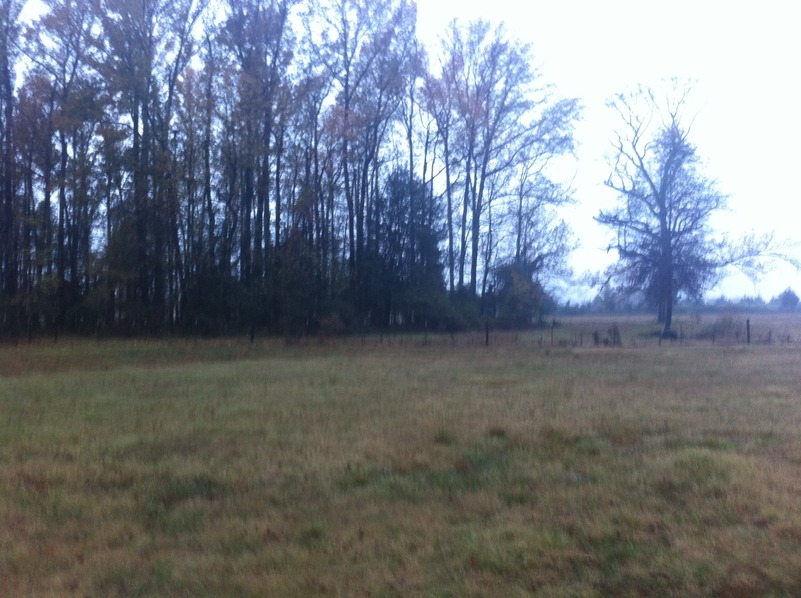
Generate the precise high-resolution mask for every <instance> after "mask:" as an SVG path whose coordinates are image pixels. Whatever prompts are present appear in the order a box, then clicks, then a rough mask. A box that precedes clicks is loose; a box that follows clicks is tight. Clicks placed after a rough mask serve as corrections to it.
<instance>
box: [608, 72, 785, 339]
mask: <svg viewBox="0 0 801 598" xmlns="http://www.w3.org/2000/svg"><path fill="white" fill-rule="evenodd" d="M690 91H691V86H690V85H688V84H683V83H682V82H679V81H676V80H673V81H671V82H670V84H669V85H668V88H667V90H666V91H665V92H664V96H660V95H658V94H657V92H656V91H655V90H653V89H650V88H647V87H638V88H637V89H636V90H635V91H634V92H632V93H627V94H619V95H617V96H615V97H614V98H613V99H612V100H611V102H610V106H611V108H612V109H614V110H615V111H616V112H617V113H618V115H619V116H620V120H621V126H620V129H619V130H618V132H617V134H616V137H615V140H614V142H613V147H614V161H613V165H612V173H611V174H610V176H609V178H608V179H607V181H606V185H607V186H608V187H609V188H611V189H613V190H614V191H616V192H617V193H618V195H619V202H618V204H617V205H616V206H615V207H614V208H612V209H610V210H601V212H600V213H599V214H598V216H596V220H597V221H598V222H600V223H601V224H604V225H606V226H608V227H609V228H611V229H613V230H614V231H615V233H616V239H615V240H614V241H613V242H612V243H610V245H609V250H615V251H617V253H618V256H619V258H620V259H619V261H618V263H617V264H616V265H615V266H613V268H612V269H611V272H610V275H611V277H612V278H615V279H616V280H617V281H618V282H619V283H621V285H622V286H623V287H624V288H626V289H629V290H640V291H644V292H645V293H646V297H647V298H648V300H649V301H650V302H651V303H652V305H653V306H654V307H655V308H656V310H657V314H658V319H659V321H660V322H661V323H663V324H664V330H663V334H664V335H666V336H667V335H670V334H672V332H671V324H672V317H673V305H674V303H675V301H676V299H677V297H678V296H680V295H682V296H688V297H699V296H700V295H701V294H702V292H703V291H704V290H706V289H707V288H709V287H710V286H711V285H712V284H713V283H714V282H715V281H716V280H717V278H718V276H719V274H720V272H721V269H722V268H724V267H725V266H728V265H737V266H740V267H742V268H745V269H748V270H752V271H758V270H760V269H762V268H764V265H765V263H766V260H767V259H769V258H771V257H776V256H777V255H778V254H777V252H776V249H775V246H774V244H773V241H772V238H771V237H770V236H768V237H763V238H757V237H748V238H746V239H741V240H739V241H738V242H737V243H732V242H730V241H728V240H726V239H723V240H718V239H716V238H715V237H714V235H713V231H712V229H711V227H710V222H709V221H710V217H711V216H712V215H713V214H714V213H716V212H718V211H720V210H722V209H724V208H725V206H726V196H725V195H723V194H722V193H721V192H720V191H719V190H718V188H717V185H716V182H715V181H714V180H713V179H710V178H708V177H707V176H705V175H704V174H703V172H702V171H701V164H700V160H699V156H698V153H697V150H696V148H695V146H694V145H693V144H692V143H691V142H690V138H689V136H690V126H689V125H688V124H685V122H684V113H685V111H686V105H687V99H688V94H689V93H690Z"/></svg>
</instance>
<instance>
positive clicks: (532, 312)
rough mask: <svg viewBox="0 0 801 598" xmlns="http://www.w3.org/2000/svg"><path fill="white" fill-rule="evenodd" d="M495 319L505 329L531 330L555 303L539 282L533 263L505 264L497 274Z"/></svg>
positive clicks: (496, 271) (499, 268) (497, 270)
mask: <svg viewBox="0 0 801 598" xmlns="http://www.w3.org/2000/svg"><path fill="white" fill-rule="evenodd" d="M494 278H495V316H496V321H497V323H498V325H499V326H500V327H501V328H514V329H521V328H531V327H532V326H534V325H536V324H538V323H539V322H540V320H541V319H542V316H543V315H544V313H545V311H547V309H548V308H552V307H553V305H554V304H553V300H552V299H551V298H550V297H549V296H548V294H547V293H546V292H545V290H544V289H543V288H542V285H541V284H540V282H539V281H538V280H537V279H536V278H535V270H534V267H533V265H532V264H531V263H526V262H516V263H511V264H504V265H502V266H499V267H498V268H497V269H496V270H495V276H494Z"/></svg>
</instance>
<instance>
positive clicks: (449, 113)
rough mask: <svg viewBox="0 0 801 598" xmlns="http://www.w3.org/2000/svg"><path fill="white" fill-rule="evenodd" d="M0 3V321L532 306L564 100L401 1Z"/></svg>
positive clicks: (350, 318) (207, 318)
mask: <svg viewBox="0 0 801 598" xmlns="http://www.w3.org/2000/svg"><path fill="white" fill-rule="evenodd" d="M42 6H43V8H42V12H41V13H40V14H38V15H36V16H34V17H33V18H27V17H25V14H24V7H25V3H24V0H0V154H2V156H1V157H0V180H2V185H1V188H0V317H1V318H2V322H1V325H0V329H2V331H3V332H4V333H7V334H8V333H13V334H21V333H25V332H26V331H27V332H28V333H29V334H31V333H36V332H41V331H47V332H53V333H55V334H58V333H59V332H62V331H64V332H67V331H70V332H81V333H88V332H99V331H102V332H109V333H160V332H165V331H184V332H195V333H231V332H241V331H245V330H250V331H251V333H252V332H254V331H256V330H258V331H266V332H273V333H302V332H314V331H316V330H319V329H329V330H339V329H347V328H351V329H362V328H364V327H370V328H383V327H388V326H405V327H419V328H422V327H432V328H434V327H439V328H444V327H447V328H450V329H455V328H458V327H460V326H467V325H470V323H471V322H475V321H478V318H479V317H482V316H481V314H485V315H486V314H491V315H492V316H493V317H496V316H497V317H498V318H499V321H500V322H502V323H503V322H506V323H507V324H509V325H520V324H523V325H525V324H527V323H528V324H530V323H531V319H532V317H536V313H537V310H538V309H539V307H540V305H541V303H542V301H543V300H544V298H545V297H546V294H545V292H544V290H543V289H542V285H541V282H540V281H541V279H542V278H543V277H545V276H547V274H548V273H549V272H554V271H557V270H558V269H559V268H560V267H562V265H563V263H564V262H563V260H564V257H565V256H566V254H567V253H568V251H569V250H570V248H571V246H572V239H571V236H570V233H569V230H568V228H567V226H566V225H565V224H564V223H563V222H561V221H560V220H559V219H558V217H557V216H556V208H557V207H558V206H560V205H561V204H563V203H565V202H567V201H570V190H569V189H568V188H567V187H566V186H565V185H564V184H562V183H561V182H560V181H559V180H558V177H555V176H553V174H552V172H554V171H553V169H552V165H553V163H554V161H556V160H558V159H561V157H562V156H566V155H569V154H570V152H571V151H572V149H573V138H572V132H573V124H574V122H575V120H576V119H577V117H578V115H579V110H580V106H579V103H578V102H577V101H576V100H574V99H558V98H556V97H555V96H554V93H553V91H552V89H551V88H550V87H549V86H548V85H547V84H545V83H544V82H543V80H542V77H541V74H540V73H539V71H538V70H537V69H536V68H534V67H533V66H532V61H531V48H530V47H529V46H528V45H526V44H523V43H521V42H519V41H517V40H515V39H513V38H511V37H510V36H509V35H508V34H507V32H506V31H505V29H504V28H503V26H495V25H491V24H489V23H487V22H485V21H475V22H470V23H461V22H459V21H454V22H453V23H451V25H450V26H449V27H448V29H447V30H446V31H444V32H443V34H442V36H441V40H440V42H439V44H438V45H437V46H436V47H435V48H432V49H430V50H427V49H426V48H424V46H423V44H422V43H421V41H420V40H419V38H418V36H417V33H416V21H417V16H416V7H415V4H414V3H413V2H412V1H410V0H306V1H301V0H224V1H222V2H221V3H217V2H215V3H212V2H210V0H137V1H135V2H131V1H130V0H44V2H43V4H42Z"/></svg>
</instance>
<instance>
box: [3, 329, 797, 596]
mask: <svg viewBox="0 0 801 598" xmlns="http://www.w3.org/2000/svg"><path fill="white" fill-rule="evenodd" d="M708 323H709V322H706V324H708ZM605 325H606V323H605V322H590V321H587V320H580V321H579V320H576V321H566V322H565V323H564V325H563V326H562V327H561V328H559V329H557V334H558V335H561V336H559V337H558V338H574V339H575V338H577V337H578V336H580V335H581V334H585V337H584V341H585V342H584V344H583V346H573V343H562V346H559V343H558V339H557V341H555V343H554V346H551V345H550V339H549V338H547V342H543V343H542V344H541V343H540V336H541V335H540V333H533V334H530V335H507V336H503V337H500V336H497V335H496V336H495V337H494V338H493V342H492V343H491V345H490V347H484V346H483V344H482V342H480V340H483V339H480V340H479V341H478V342H468V341H469V339H468V338H467V337H463V338H462V339H460V340H461V341H462V342H456V343H453V342H452V341H451V339H450V337H447V338H443V339H438V338H436V337H431V338H428V339H426V341H427V342H424V341H423V339H419V338H407V339H405V340H404V339H401V338H393V339H391V342H390V340H388V339H385V340H384V342H383V343H379V342H378V339H367V341H366V342H361V340H360V339H354V340H352V341H335V342H328V343H326V344H319V343H316V342H310V343H308V344H304V343H301V344H300V345H292V346H287V345H286V344H285V343H283V342H280V341H263V342H257V343H255V344H252V345H251V344H249V343H246V342H239V341H226V342H198V343H194V342H191V341H175V340H173V341H169V340H167V341H136V342H133V341H103V342H90V341H67V342H61V341H60V342H59V343H58V344H52V343H40V344H33V345H26V344H19V345H17V346H2V347H0V373H2V378H0V595H3V596H6V595H8V596H12V595H13V596H266V595H269V596H315V595H320V596H360V595H364V596H366V595H370V596H373V595H375V596H414V595H423V596H485V595H497V596H516V595H518V596H524V595H535V596H610V595H615V596H651V595H663V596H685V595H705V596H793V595H799V594H801V509H799V506H798V496H799V493H800V492H801V476H799V465H800V464H801V435H799V434H800V433H799V430H801V377H799V375H798V372H799V367H800V366H801V346H796V345H795V344H793V343H792V342H790V343H779V342H778V340H777V341H776V342H773V343H772V344H766V343H760V344H757V343H755V344H753V345H751V346H744V345H741V344H734V343H716V344H714V345H713V344H712V343H711V341H704V342H702V341H694V342H686V343H684V344H678V343H663V344H662V346H659V345H658V344H657V342H656V340H655V339H653V338H649V337H648V329H649V327H650V324H649V323H648V322H644V321H641V320H631V321H629V320H621V321H620V325H621V333H622V335H623V340H624V345H623V347H622V348H606V347H597V348H596V347H593V346H588V345H591V344H592V343H591V342H590V343H587V342H586V341H587V338H589V335H590V334H591V330H592V328H593V327H597V326H605ZM704 325H705V322H688V323H687V324H686V326H687V329H689V328H690V327H691V326H699V327H702V326H704ZM753 326H754V328H755V329H757V330H762V329H764V330H767V329H775V330H777V332H776V333H775V335H774V338H776V337H777V336H778V335H779V334H780V333H779V332H778V331H779V330H780V329H781V330H783V331H785V332H783V333H782V334H787V335H788V336H789V335H792V334H794V331H795V330H796V329H797V328H801V326H799V325H798V323H797V322H796V321H795V320H794V319H792V318H789V317H788V318H784V319H781V320H779V319H773V320H771V321H755V322H754V323H753ZM547 334H549V333H547ZM632 339H635V340H632Z"/></svg>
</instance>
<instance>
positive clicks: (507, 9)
mask: <svg viewBox="0 0 801 598" xmlns="http://www.w3.org/2000/svg"><path fill="white" fill-rule="evenodd" d="M799 15H801V5H796V3H795V2H792V1H791V0H785V1H782V0H760V1H759V2H756V1H755V0H751V1H749V2H745V1H739V0H730V1H728V2H725V1H722V0H695V1H693V0H672V1H670V2H665V1H652V0H594V1H593V0H533V1H528V2H526V1H524V0H523V1H521V0H484V1H480V0H418V23H419V24H418V28H419V33H420V36H421V38H422V39H423V40H424V41H425V42H427V43H432V44H433V43H435V41H436V40H437V38H438V36H439V34H440V32H442V31H443V30H444V29H445V27H446V26H447V24H448V23H449V22H450V21H451V20H452V19H453V18H454V17H457V18H459V19H462V20H469V19H474V18H484V19H489V20H491V21H496V22H497V21H504V22H505V23H506V26H507V28H508V30H509V32H510V34H512V35H514V36H515V37H517V38H519V39H522V40H524V41H527V42H531V43H532V45H533V50H534V60H535V63H536V64H538V65H539V67H540V70H541V72H542V73H543V75H544V77H545V79H546V80H547V81H549V82H551V83H553V84H555V85H556V88H557V93H558V94H559V95H561V96H564V97H579V98H581V99H582V102H583V104H584V106H585V110H584V118H583V120H582V122H581V123H580V124H579V126H578V127H577V130H576V136H577V140H578V142H579V144H580V148H579V151H578V159H579V160H578V165H577V169H578V170H577V179H576V184H575V187H576V198H577V200H578V204H577V205H576V206H575V207H574V208H572V209H571V210H570V212H569V215H568V218H569V221H570V224H571V225H572V226H573V228H574V230H575V231H577V233H578V234H579V235H580V237H581V240H582V248H581V249H580V250H578V251H577V252H576V253H575V255H574V257H573V267H574V269H575V270H576V271H577V272H583V271H587V270H600V269H602V268H603V265H604V264H605V263H608V261H609V259H610V257H609V256H607V254H606V253H605V250H604V247H605V245H606V241H607V239H608V232H607V231H606V230H605V229H602V228H601V227H598V226H597V225H596V224H595V223H594V221H593V220H592V217H593V216H594V215H595V214H597V213H598V210H599V208H600V207H601V206H602V205H606V204H607V203H608V202H613V201H614V195H610V192H609V191H608V190H607V189H606V188H604V186H603V181H604V180H605V179H606V176H607V175H608V174H609V167H608V166H607V163H606V161H605V155H606V154H607V153H608V151H609V148H610V144H609V140H610V139H611V134H612V131H613V130H614V127H615V126H616V124H617V123H616V121H615V119H614V116H613V115H612V114H611V113H610V112H609V111H608V110H607V109H606V107H605V102H606V99H607V98H608V97H609V96H611V95H612V94H613V93H615V92H619V91H626V90H628V89H630V88H631V87H633V86H634V85H636V84H637V83H645V84H650V85H654V86H658V84H659V82H660V81H661V80H662V79H664V78H667V77H672V76H678V77H683V78H690V79H693V80H696V81H697V85H696V87H695V90H694V92H693V96H692V100H693V102H694V106H693V111H694V112H695V114H696V116H695V121H694V124H693V129H692V133H691V140H692V141H693V142H694V143H695V144H696V146H697V147H698V152H699V155H700V157H701V159H702V160H703V161H704V163H705V165H706V168H705V173H706V174H707V175H708V176H710V177H712V178H715V179H717V180H718V184H719V188H720V190H721V191H723V192H724V193H726V194H728V195H729V211H728V212H727V213H725V214H721V215H720V217H719V218H717V219H716V225H717V226H718V228H719V229H720V230H721V231H727V232H730V233H731V234H733V235H737V234H738V233H739V234H742V233H745V232H750V231H756V232H757V233H767V232H770V231H775V233H776V236H777V237H780V238H783V239H789V240H791V241H793V242H795V241H801V230H800V227H801V217H800V216H801V191H799V189H801V185H799V184H798V183H797V181H796V179H795V177H796V175H797V174H798V173H801V149H799V148H801V34H800V33H799V31H798V28H799V23H801V19H800V18H799ZM799 253H800V254H801V249H800V250H799ZM788 286H792V287H793V288H794V289H795V290H796V292H798V293H801V274H799V273H797V272H796V271H795V270H794V269H793V268H792V267H790V266H788V265H785V264H779V265H777V267H776V268H775V270H774V271H773V272H772V273H771V274H769V275H768V276H766V277H764V278H763V279H762V280H761V281H759V282H758V283H757V284H754V283H752V282H750V281H749V280H748V279H747V278H746V277H744V276H743V275H742V274H737V273H734V274H733V275H732V276H730V277H729V278H727V279H726V280H725V281H724V283H723V284H722V285H721V286H720V287H719V288H717V289H714V290H713V291H712V292H711V293H710V296H712V297H716V296H719V295H720V294H721V293H723V294H725V295H726V296H728V297H733V298H739V297H741V296H743V295H756V294H760V295H762V297H763V298H764V299H766V300H768V299H770V298H771V297H773V296H775V295H778V294H779V293H780V292H781V291H783V290H784V289H786V288H787V287H788Z"/></svg>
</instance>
